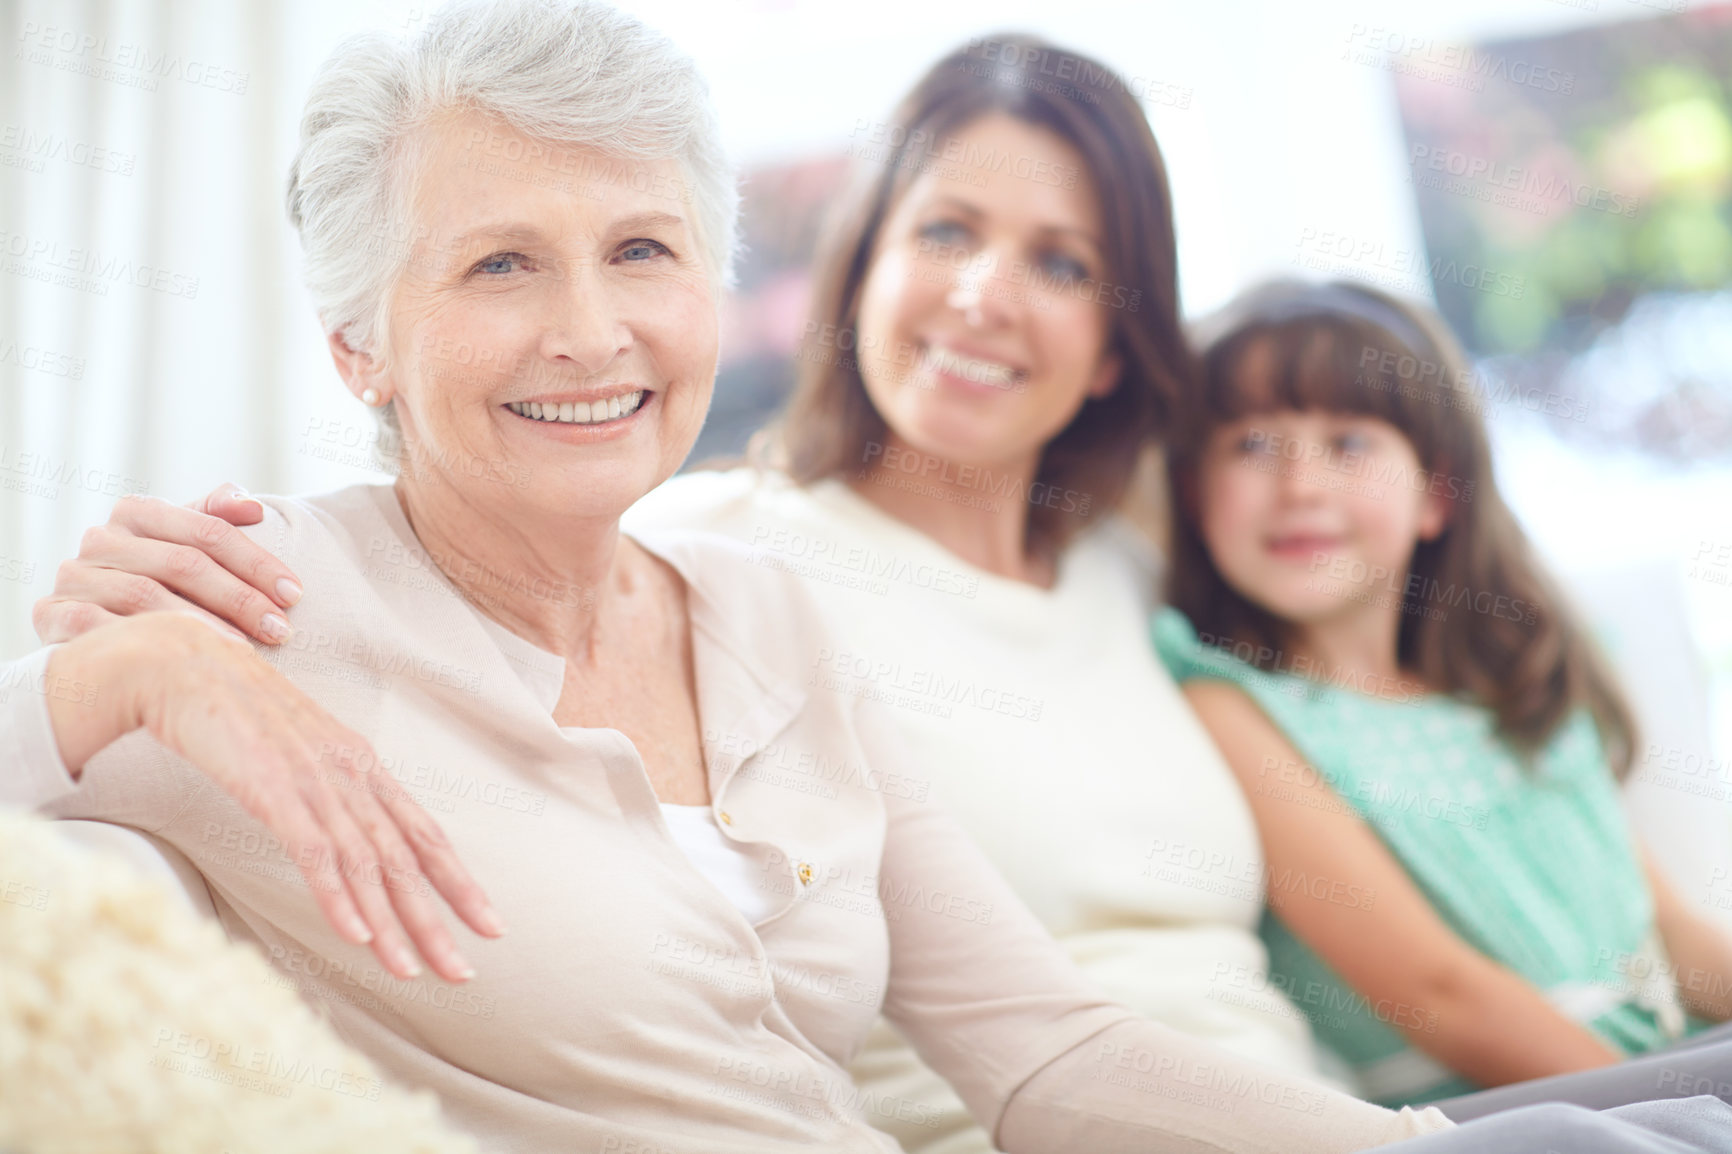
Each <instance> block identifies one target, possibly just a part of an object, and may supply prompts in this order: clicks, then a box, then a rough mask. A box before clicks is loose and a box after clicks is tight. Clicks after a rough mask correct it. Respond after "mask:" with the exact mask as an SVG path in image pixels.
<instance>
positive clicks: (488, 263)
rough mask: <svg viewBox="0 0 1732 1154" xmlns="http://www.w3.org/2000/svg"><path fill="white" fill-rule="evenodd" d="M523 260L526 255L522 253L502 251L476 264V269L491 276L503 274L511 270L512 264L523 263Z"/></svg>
mask: <svg viewBox="0 0 1732 1154" xmlns="http://www.w3.org/2000/svg"><path fill="white" fill-rule="evenodd" d="M523 260H524V257H523V254H522V253H516V252H502V253H498V254H497V255H494V256H490V257H488V258H487V259H486V260H484V261H482V262H481V263H480V264H478V265H476V266H475V271H476V272H483V273H486V274H488V275H489V276H501V275H504V274H505V273H508V272H510V271H511V266H513V265H516V264H521V263H523Z"/></svg>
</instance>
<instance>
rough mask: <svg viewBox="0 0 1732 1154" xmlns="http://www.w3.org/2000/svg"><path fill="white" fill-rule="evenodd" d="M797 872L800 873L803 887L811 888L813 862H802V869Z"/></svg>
mask: <svg viewBox="0 0 1732 1154" xmlns="http://www.w3.org/2000/svg"><path fill="white" fill-rule="evenodd" d="M796 872H798V873H799V875H800V884H801V885H803V886H809V885H811V884H812V863H811V862H804V861H803V862H801V863H800V868H799V870H798V871H796Z"/></svg>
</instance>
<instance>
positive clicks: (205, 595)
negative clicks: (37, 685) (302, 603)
mask: <svg viewBox="0 0 1732 1154" xmlns="http://www.w3.org/2000/svg"><path fill="white" fill-rule="evenodd" d="M263 517H264V509H263V506H261V505H260V504H259V503H258V501H256V500H254V499H253V498H251V497H248V496H246V495H245V493H244V492H243V490H241V489H240V488H239V487H238V486H236V485H219V486H218V487H217V488H216V489H215V490H214V491H212V492H211V494H210V495H209V496H208V497H206V498H204V500H202V501H199V502H197V503H196V504H194V505H192V506H190V507H185V506H180V505H173V504H170V503H169V502H167V501H164V500H161V499H160V498H156V497H123V498H122V499H121V500H119V501H118V502H116V503H115V506H114V509H113V511H112V512H111V513H110V514H109V516H108V523H107V524H106V525H98V526H96V527H95V528H93V529H91V530H89V531H88V532H86V533H85V534H84V539H83V540H82V541H80V542H79V546H78V556H77V557H76V558H74V559H73V560H71V561H68V562H66V563H65V564H63V565H61V566H60V571H59V572H58V573H57V574H56V575H55V578H54V592H52V593H50V594H49V595H48V596H47V597H44V598H43V599H42V600H40V601H38V602H37V603H36V606H35V608H34V610H32V613H31V617H32V619H33V621H34V624H35V626H36V635H37V636H38V637H40V638H41V639H42V642H43V644H45V645H52V644H54V643H55V642H59V641H68V640H71V639H72V638H74V637H77V636H78V635H79V634H81V633H87V632H89V631H90V630H92V629H95V628H96V627H97V626H98V625H102V624H104V623H106V622H109V621H113V620H114V619H115V618H117V617H130V616H132V615H134V614H137V613H148V612H153V611H156V610H180V611H182V612H191V613H196V614H198V615H199V616H201V617H204V618H205V619H206V620H208V621H210V622H211V623H212V624H220V627H221V628H223V629H224V630H225V631H231V632H232V630H230V627H231V626H233V627H234V629H238V630H239V631H240V632H239V633H234V636H236V637H239V636H241V634H243V633H244V634H245V635H246V636H249V637H253V638H256V639H257V640H259V641H262V642H264V643H265V644H266V645H277V644H280V643H281V642H283V641H285V640H287V639H288V636H289V623H288V620H287V619H286V618H285V617H284V616H283V613H282V610H284V609H286V608H288V607H289V606H291V605H293V604H294V603H295V602H296V601H298V600H300V597H301V585H300V582H299V581H297V580H295V575H294V573H293V572H292V571H291V570H290V569H289V567H288V566H286V565H284V564H283V563H282V562H281V561H279V560H278V559H277V558H276V557H274V556H272V554H271V552H270V551H269V550H268V549H265V548H264V547H263V546H261V545H259V544H257V543H256V542H254V541H253V540H252V539H251V538H250V537H248V536H247V535H246V534H245V533H238V532H236V531H235V529H234V528H233V526H235V525H252V524H256V523H257V522H258V521H259V520H261V519H262V518H263Z"/></svg>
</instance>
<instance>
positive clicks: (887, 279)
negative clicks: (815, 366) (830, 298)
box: [859, 113, 1119, 465]
mask: <svg viewBox="0 0 1732 1154" xmlns="http://www.w3.org/2000/svg"><path fill="white" fill-rule="evenodd" d="M944 153H945V156H946V157H947V158H948V157H949V156H952V155H955V156H959V157H960V158H961V160H960V161H958V162H957V163H949V162H948V160H947V161H946V163H942V164H934V165H932V166H931V167H930V168H929V169H928V170H926V171H924V172H922V174H921V175H920V176H918V177H916V178H915V179H914V181H913V182H912V183H910V185H909V186H908V188H907V189H906V191H904V193H903V194H902V196H901V197H900V199H899V200H898V201H897V202H896V203H895V204H894V205H893V206H892V208H891V211H890V213H889V215H888V216H887V217H886V219H885V221H884V224H883V227H882V229H881V231H880V232H879V235H878V239H877V244H876V246H875V249H874V252H873V257H872V266H871V269H870V271H869V272H868V273H867V275H866V279H865V281H864V283H863V284H862V286H861V290H860V306H859V345H860V353H859V360H860V374H861V377H862V379H863V380H864V382H865V385H866V392H867V394H868V395H869V396H870V397H871V399H872V404H873V406H874V407H875V408H876V409H877V410H878V412H879V413H880V414H881V415H882V416H883V417H884V420H885V421H886V423H887V424H888V425H889V426H890V429H891V431H892V432H893V433H894V434H895V435H896V436H897V437H899V438H901V439H902V440H903V441H905V442H907V443H908V444H909V445H910V446H912V447H913V448H915V449H917V450H920V451H921V452H925V453H929V454H932V455H933V456H935V457H940V458H943V459H945V460H950V461H955V462H958V463H962V464H981V465H990V464H1005V463H1011V462H1021V461H1026V460H1028V459H1029V458H1030V456H1031V455H1034V456H1038V454H1039V451H1040V449H1041V448H1042V447H1043V446H1044V445H1045V444H1046V442H1047V441H1049V440H1051V439H1052V438H1053V437H1054V436H1056V435H1057V434H1058V433H1059V432H1060V431H1062V430H1063V429H1064V427H1065V426H1066V425H1068V424H1069V423H1070V421H1071V419H1072V418H1073V417H1075V416H1076V413H1077V411H1078V410H1079V409H1080V408H1081V407H1082V405H1083V403H1084V402H1085V401H1086V400H1087V399H1088V398H1090V397H1099V396H1105V395H1106V394H1107V393H1108V392H1110V391H1111V390H1112V388H1113V387H1114V386H1115V385H1116V384H1117V381H1118V376H1119V361H1118V358H1117V357H1115V356H1113V355H1112V354H1111V353H1110V352H1109V351H1108V341H1109V339H1110V336H1111V332H1112V319H1111V314H1110V311H1109V308H1108V306H1107V305H1106V304H1104V303H1102V301H1101V300H1099V299H1097V298H1098V297H1100V296H1101V295H1102V294H1101V293H1100V292H1099V288H1100V282H1101V281H1103V280H1105V279H1107V278H1108V277H1109V275H1110V274H1109V271H1108V270H1109V265H1108V262H1107V254H1106V252H1105V241H1104V238H1103V235H1102V225H1101V219H1100V202H1099V197H1098V196H1097V195H1096V192H1095V185H1094V179H1093V177H1092V175H1091V174H1090V173H1089V171H1088V169H1087V166H1086V164H1085V162H1084V160H1083V158H1082V155H1081V153H1079V152H1078V151H1077V150H1076V149H1075V148H1073V147H1072V146H1071V145H1070V144H1069V143H1067V142H1066V141H1065V140H1064V139H1063V138H1062V137H1060V136H1059V135H1057V134H1056V133H1054V132H1052V131H1050V130H1048V129H1045V128H1040V127H1036V126H1034V125H1031V124H1028V123H1025V122H1024V121H1021V120H1017V119H1015V118H1014V117H1011V116H1008V115H1005V114H1002V113H993V114H989V115H987V116H984V117H982V118H980V119H979V120H976V121H974V122H973V123H971V124H969V125H966V126H964V127H963V128H962V129H960V130H959V131H957V132H956V133H955V134H954V135H953V137H951V138H950V139H948V140H947V141H946V146H945V149H944Z"/></svg>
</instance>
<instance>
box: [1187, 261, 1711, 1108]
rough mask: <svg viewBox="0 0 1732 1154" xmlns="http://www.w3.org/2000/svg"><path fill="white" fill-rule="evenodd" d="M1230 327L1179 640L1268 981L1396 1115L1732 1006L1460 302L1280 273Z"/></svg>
mask: <svg viewBox="0 0 1732 1154" xmlns="http://www.w3.org/2000/svg"><path fill="white" fill-rule="evenodd" d="M1212 326H1213V328H1214V330H1215V331H1214V333H1213V336H1212V338H1211V340H1210V343H1209V344H1208V346H1207V348H1206V350H1205V352H1204V354H1203V372H1204V387H1203V388H1202V389H1201V390H1200V391H1199V393H1198V398H1199V403H1198V404H1197V406H1195V409H1194V412H1193V414H1192V417H1191V419H1190V421H1189V422H1188V427H1187V429H1186V433H1185V435H1184V436H1181V437H1177V438H1175V439H1174V441H1173V446H1174V448H1173V452H1172V455H1171V458H1170V469H1171V478H1170V479H1171V482H1172V485H1173V492H1174V493H1175V495H1176V498H1177V502H1176V504H1177V507H1176V509H1175V511H1174V524H1175V530H1174V548H1173V560H1174V574H1173V580H1172V583H1171V588H1170V599H1171V602H1172V606H1173V608H1171V609H1169V610H1167V611H1166V612H1165V613H1164V614H1163V616H1162V617H1161V618H1160V620H1159V622H1158V624H1157V627H1156V641H1157V645H1158V646H1159V648H1160V650H1161V653H1162V655H1163V657H1164V658H1165V659H1166V661H1167V662H1168V664H1169V666H1170V667H1171V668H1172V670H1173V672H1174V674H1175V675H1176V676H1177V677H1179V678H1180V679H1181V680H1183V681H1184V692H1185V696H1186V697H1187V699H1189V700H1190V702H1191V703H1192V705H1193V706H1195V707H1196V710H1197V712H1198V714H1199V716H1201V717H1202V719H1203V722H1204V724H1205V725H1206V726H1207V727H1208V728H1209V730H1210V732H1211V733H1212V734H1213V735H1214V737H1215V740H1216V742H1217V743H1218V744H1219V746H1220V748H1221V750H1222V752H1223V753H1224V754H1225V755H1226V758H1227V762H1228V764H1229V765H1230V766H1231V767H1232V768H1233V770H1234V772H1235V773H1236V774H1237V775H1238V777H1239V780H1240V783H1241V784H1242V785H1243V786H1244V788H1245V794H1246V796H1247V797H1248V798H1249V800H1250V804H1251V808H1252V810H1253V811H1254V812H1255V813H1256V815H1257V824H1258V828H1259V830H1260V831H1261V835H1262V842H1263V847H1264V852H1265V855H1266V857H1267V860H1268V869H1269V884H1268V901H1269V907H1270V911H1271V916H1270V917H1269V918H1268V919H1266V921H1265V923H1264V927H1263V931H1264V938H1265V941H1266V943H1267V944H1268V946H1269V949H1270V954H1271V965H1272V973H1271V975H1270V979H1269V980H1270V983H1271V984H1272V985H1274V986H1275V987H1277V988H1280V989H1283V990H1286V991H1288V992H1290V993H1292V994H1294V995H1295V999H1296V1000H1297V1001H1298V1002H1299V1003H1300V1004H1302V1005H1304V1006H1305V1007H1306V1008H1307V1011H1308V1012H1309V1013H1310V1015H1311V1019H1312V1024H1313V1026H1314V1027H1315V1028H1316V1029H1317V1031H1318V1034H1319V1036H1320V1037H1321V1038H1322V1039H1323V1040H1324V1041H1326V1042H1327V1043H1328V1045H1329V1046H1330V1047H1331V1048H1332V1049H1334V1050H1335V1051H1336V1052H1338V1053H1340V1054H1342V1055H1343V1056H1345V1057H1346V1058H1348V1059H1349V1060H1350V1061H1351V1062H1352V1063H1353V1065H1354V1069H1355V1074H1356V1075H1357V1079H1358V1084H1359V1086H1360V1088H1361V1090H1362V1091H1363V1092H1364V1093H1365V1094H1366V1095H1367V1096H1368V1097H1371V1098H1373V1099H1374V1100H1378V1101H1382V1102H1386V1103H1388V1102H1401V1103H1408V1102H1420V1101H1433V1100H1437V1099H1441V1098H1444V1097H1446V1096H1448V1095H1454V1094H1461V1093H1463V1092H1465V1091H1469V1090H1472V1089H1474V1088H1477V1087H1486V1086H1500V1085H1504V1084H1506V1083H1511V1082H1517V1081H1520V1080H1523V1079H1531V1078H1539V1077H1543V1076H1546V1075H1556V1074H1562V1073H1566V1072H1569V1071H1577V1070H1588V1069H1595V1068H1599V1067H1604V1066H1607V1065H1608V1064H1611V1063H1614V1062H1617V1061H1619V1060H1620V1059H1621V1058H1623V1057H1624V1056H1626V1055H1631V1054H1640V1053H1644V1052H1647V1051H1651V1050H1657V1049H1661V1048H1664V1047H1666V1046H1668V1045H1669V1044H1671V1043H1673V1042H1675V1041H1676V1040H1678V1039H1679V1038H1681V1037H1683V1036H1685V1035H1686V1034H1689V1033H1691V1032H1693V1031H1695V1030H1698V1029H1699V1028H1701V1027H1702V1026H1704V1025H1705V1024H1706V1021H1707V1020H1724V1019H1726V1018H1727V1017H1729V1016H1732V996H1728V990H1732V941H1728V939H1727V938H1726V937H1725V935H1723V934H1722V933H1720V932H1719V931H1718V930H1717V929H1715V928H1714V927H1713V926H1711V925H1710V924H1709V923H1707V922H1705V921H1704V920H1703V919H1702V918H1700V917H1698V916H1697V915H1695V914H1694V913H1693V912H1692V911H1691V909H1690V907H1689V904H1688V903H1687V902H1685V901H1684V900H1683V899H1682V898H1680V897H1679V896H1678V895H1677V894H1676V893H1675V892H1674V891H1673V890H1672V888H1671V887H1670V886H1669V885H1668V884H1667V883H1666V881H1665V879H1664V878H1663V877H1662V876H1661V875H1660V873H1659V872H1658V871H1657V870H1655V869H1654V868H1653V865H1652V863H1651V862H1650V861H1649V859H1648V857H1647V856H1646V855H1645V854H1644V853H1643V851H1642V848H1641V846H1640V845H1639V844H1638V843H1637V842H1636V840H1635V838H1634V837H1633V835H1632V834H1631V831H1630V828H1629V825H1628V823H1627V821H1626V820H1625V816H1624V813H1623V810H1622V808H1621V806H1620V803H1619V795H1618V791H1617V785H1616V778H1617V777H1619V776H1621V775H1622V773H1623V771H1624V770H1626V769H1627V768H1628V766H1629V762H1630V756H1631V751H1632V749H1633V747H1634V740H1633V735H1632V728H1633V725H1632V720H1631V715H1630V712H1629V709H1628V708H1627V706H1626V705H1625V704H1624V700H1623V697H1622V694H1621V692H1620V691H1619V689H1618V686H1617V684H1616V683H1615V681H1614V680H1613V678H1612V677H1611V676H1610V675H1609V674H1608V672H1607V671H1606V669H1605V668H1604V666H1603V665H1602V663H1601V661H1600V660H1599V658H1598V657H1597V655H1596V654H1595V652H1594V650H1593V648H1592V646H1591V645H1590V643H1589V640H1588V637H1587V635H1586V633H1585V631H1584V630H1583V628H1582V626H1581V624H1580V623H1579V622H1578V621H1576V620H1575V619H1574V617H1573V616H1572V614H1571V612H1570V610H1569V608H1568V606H1567V605H1566V604H1565V603H1564V601H1563V599H1562V598H1561V597H1560V596H1559V593H1558V591H1557V589H1556V587H1555V586H1554V585H1553V583H1552V582H1551V581H1550V580H1549V579H1548V578H1547V577H1546V576H1545V575H1544V573H1543V572H1542V571H1541V570H1540V568H1539V566H1538V565H1537V563H1536V562H1535V561H1534V559H1533V557H1532V554H1531V550H1530V549H1529V548H1528V545H1527V543H1526V541H1525V539H1524V538H1523V535H1522V533H1521V530H1520V528H1519V526H1518V525H1517V523H1516V521H1515V518H1514V517H1513V516H1512V515H1511V514H1510V512H1509V510H1508V508H1507V507H1506V506H1505V505H1504V503H1503V500H1502V499H1501V497H1500V496H1499V495H1498V491H1497V486H1496V484H1495V482H1494V480H1493V477H1492V472H1491V463H1490V458H1489V453H1488V451H1487V444H1486V436H1485V431H1484V428H1483V425H1482V421H1481V418H1480V415H1479V408H1480V401H1481V400H1482V396H1483V394H1481V393H1478V392H1476V391H1475V387H1474V378H1473V375H1472V373H1471V371H1470V370H1469V368H1468V364H1467V362H1466V360H1465V358H1464V357H1463V356H1462V355H1461V354H1460V352H1459V351H1458V349H1457V348H1456V346H1455V343H1454V342H1453V341H1452V340H1451V339H1450V337H1449V335H1448V333H1447V332H1446V331H1445V330H1444V329H1443V326H1442V325H1441V323H1440V322H1439V321H1438V319H1437V318H1436V317H1435V316H1433V315H1430V314H1429V313H1427V312H1425V311H1424V310H1421V309H1418V308H1416V307H1412V306H1409V305H1406V304H1404V303H1402V302H1400V301H1397V300H1395V299H1394V298H1391V297H1389V296H1386V295H1385V294H1383V293H1380V292H1377V291H1376V290H1374V289H1370V288H1364V287H1359V286H1354V285H1348V284H1332V285H1305V284H1298V283H1275V284H1271V285H1267V286H1264V287H1262V288H1260V289H1258V290H1254V291H1252V292H1249V293H1247V294H1246V295H1245V296H1244V297H1242V298H1241V299H1240V300H1239V301H1237V302H1235V304H1234V305H1232V306H1230V307H1229V308H1228V309H1227V310H1225V312H1224V314H1223V316H1222V317H1221V318H1218V319H1217V320H1216V321H1214V322H1212ZM1674 978H1676V979H1677V980H1676V981H1675V980H1674ZM1675 987H1677V988H1676V989H1675ZM1679 992H1681V993H1682V995H1683V998H1682V1005H1680V1004H1679V998H1678V996H1677V995H1678V993H1679ZM1664 1085H1665V1083H1664V1082H1661V1083H1660V1086H1662V1087H1663V1086H1664Z"/></svg>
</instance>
